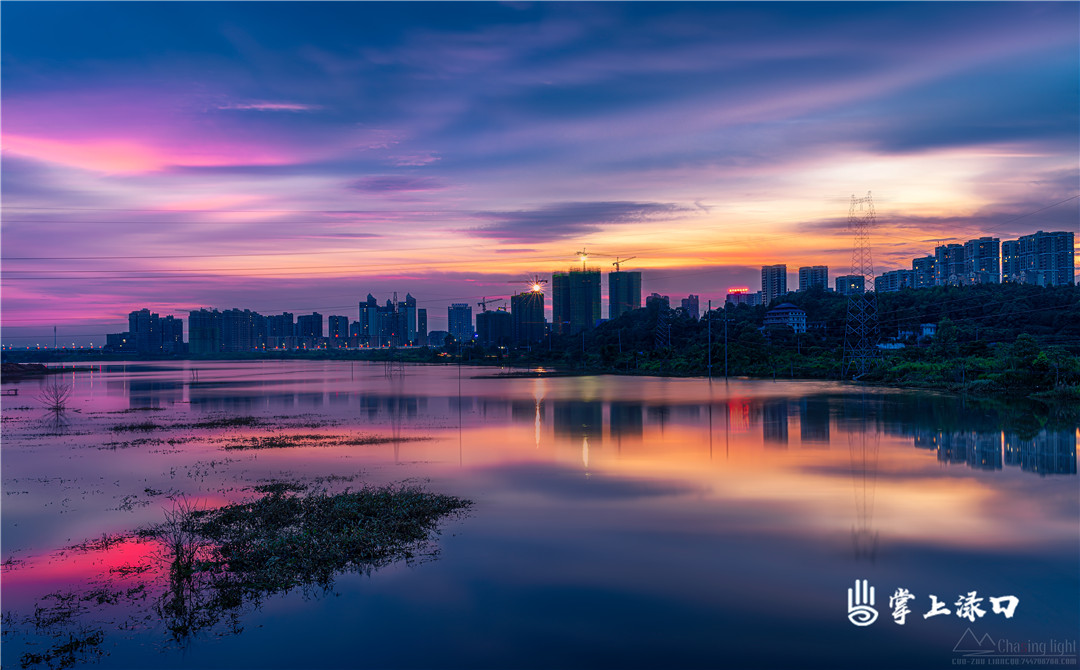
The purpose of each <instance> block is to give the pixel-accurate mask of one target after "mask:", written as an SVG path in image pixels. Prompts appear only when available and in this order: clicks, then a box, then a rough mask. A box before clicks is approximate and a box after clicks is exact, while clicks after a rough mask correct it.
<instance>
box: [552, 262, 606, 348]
mask: <svg viewBox="0 0 1080 670" xmlns="http://www.w3.org/2000/svg"><path fill="white" fill-rule="evenodd" d="M551 288H552V290H551V306H552V319H553V320H552V329H553V330H554V331H555V332H556V333H558V334H561V335H573V334H575V333H580V332H581V331H583V330H591V329H592V328H593V327H595V326H596V322H597V321H599V320H600V271H599V270H589V269H577V268H572V269H571V270H570V271H569V272H556V273H554V274H553V275H552V277H551Z"/></svg>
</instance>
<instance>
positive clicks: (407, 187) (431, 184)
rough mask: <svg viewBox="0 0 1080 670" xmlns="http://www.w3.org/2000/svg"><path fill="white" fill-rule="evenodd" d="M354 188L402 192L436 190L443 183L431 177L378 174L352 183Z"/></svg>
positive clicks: (370, 190) (380, 191)
mask: <svg viewBox="0 0 1080 670" xmlns="http://www.w3.org/2000/svg"><path fill="white" fill-rule="evenodd" d="M351 186H352V188H354V189H356V190H358V191H365V192H368V193H401V192H412V191H436V190H439V189H441V188H444V187H443V184H442V183H441V182H440V181H439V180H437V179H433V178H431V177H410V176H407V175H376V176H371V177H364V178H363V179H358V180H357V181H355V182H353V183H352V185H351Z"/></svg>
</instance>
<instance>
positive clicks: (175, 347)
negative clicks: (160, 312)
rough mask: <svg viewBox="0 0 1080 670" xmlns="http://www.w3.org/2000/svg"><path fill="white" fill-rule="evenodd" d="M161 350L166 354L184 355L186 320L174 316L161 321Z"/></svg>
mask: <svg viewBox="0 0 1080 670" xmlns="http://www.w3.org/2000/svg"><path fill="white" fill-rule="evenodd" d="M161 349H162V351H163V352H164V353H166V354H182V353H184V351H185V347H184V320H183V319H178V318H176V317H173V316H166V317H164V318H162V319H161Z"/></svg>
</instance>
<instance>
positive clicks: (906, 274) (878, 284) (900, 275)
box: [874, 270, 915, 293]
mask: <svg viewBox="0 0 1080 670" xmlns="http://www.w3.org/2000/svg"><path fill="white" fill-rule="evenodd" d="M905 288H915V271H914V270H892V271H891V272H886V273H884V274H881V275H879V276H878V277H877V278H875V279H874V290H875V291H877V292H878V293H893V292H896V291H899V290H900V289H905Z"/></svg>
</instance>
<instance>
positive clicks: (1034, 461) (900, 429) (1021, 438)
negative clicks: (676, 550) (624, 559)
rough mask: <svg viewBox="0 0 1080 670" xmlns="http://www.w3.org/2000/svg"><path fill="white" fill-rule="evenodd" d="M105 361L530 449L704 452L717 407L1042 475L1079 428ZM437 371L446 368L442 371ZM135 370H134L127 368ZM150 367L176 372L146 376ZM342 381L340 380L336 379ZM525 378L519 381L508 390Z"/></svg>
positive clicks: (984, 417) (887, 403)
mask: <svg viewBox="0 0 1080 670" xmlns="http://www.w3.org/2000/svg"><path fill="white" fill-rule="evenodd" d="M106 369H107V370H108V371H112V372H124V373H125V374H126V375H127V376H125V377H124V378H122V379H118V380H112V379H110V380H108V381H107V383H106V387H105V390H106V393H107V394H109V395H120V396H125V397H126V398H127V401H128V403H127V404H128V406H129V407H131V408H147V407H154V408H158V407H168V406H172V405H178V404H184V403H187V404H190V406H191V407H192V409H195V410H198V411H202V412H232V413H241V414H251V413H258V412H290V411H299V412H320V411H328V412H331V413H334V414H339V415H341V416H348V417H355V418H363V419H365V420H367V421H369V422H373V423H377V422H388V423H389V425H390V426H391V427H392V428H393V429H394V430H395V431H396V432H399V431H400V429H401V427H402V426H403V425H404V424H405V423H414V422H416V421H418V420H419V421H428V422H434V423H435V424H436V425H438V424H450V423H458V422H460V425H462V426H464V425H466V424H469V423H472V424H477V423H480V424H497V423H502V422H504V421H505V420H507V419H509V421H511V422H513V423H515V424H530V425H531V426H532V427H533V442H534V446H535V447H537V448H539V446H540V443H541V440H542V433H543V427H544V426H547V425H551V426H552V429H553V432H554V435H555V437H556V438H557V439H560V440H562V439H565V440H569V441H573V442H575V443H576V444H577V445H578V446H579V447H580V448H582V449H585V443H584V441H585V440H587V441H588V445H589V446H590V447H591V448H593V449H594V450H595V449H596V448H598V447H600V446H601V445H602V444H603V443H604V441H605V439H610V440H612V441H613V442H614V443H615V445H616V447H617V449H616V451H618V450H619V449H621V447H622V444H623V442H624V441H625V440H629V441H631V442H638V441H641V440H643V439H646V435H647V433H648V432H649V431H650V430H656V431H658V432H659V433H660V434H661V435H663V434H664V433H665V431H666V430H667V429H668V428H670V427H693V426H701V425H702V424H708V425H709V429H708V442H709V447H710V451H711V449H712V447H713V446H714V442H715V436H714V434H713V430H712V422H713V419H714V417H715V416H717V412H720V413H722V414H723V417H724V419H723V430H724V441H725V448H726V449H727V448H729V447H730V439H731V435H733V434H736V435H742V434H747V433H753V432H759V433H760V435H761V441H762V444H763V445H764V446H765V447H766V448H771V449H786V448H788V446H789V445H790V444H791V443H792V439H793V438H792V436H793V433H792V432H791V431H792V422H793V421H797V422H798V425H797V427H795V430H797V433H796V435H797V438H796V439H797V444H798V445H799V446H801V447H804V448H814V449H822V448H826V449H827V448H828V447H829V445H830V443H831V442H832V441H833V439H834V435H833V433H834V432H836V431H838V432H840V433H844V434H847V433H850V432H852V431H855V432H862V431H864V430H867V431H870V432H873V433H875V434H880V435H887V436H902V437H910V438H911V440H912V445H913V446H914V447H916V448H918V449H921V450H923V449H925V450H932V451H934V452H935V455H936V458H937V459H938V460H939V461H940V462H942V463H949V464H963V465H966V466H968V467H970V468H973V469H976V470H984V471H994V470H1002V469H1003V468H1006V467H1018V468H1019V469H1020V470H1021V471H1024V472H1030V473H1035V474H1039V475H1062V474H1064V475H1069V474H1073V475H1074V474H1076V428H1075V426H1074V425H1072V423H1071V422H1075V418H1074V417H1071V416H1069V417H1066V418H1065V419H1064V421H1062V422H1061V425H1056V426H1055V425H1044V423H1045V417H1043V418H1039V412H1033V411H1032V410H1033V408H1032V407H1031V406H1023V407H1015V408H1014V407H1010V406H1008V405H1004V404H1000V403H993V402H983V403H973V402H970V401H964V400H960V399H955V398H943V397H934V396H926V395H919V394H876V395H866V396H859V395H854V396H853V395H852V394H835V393H834V394H831V395H830V394H818V395H810V396H800V397H784V396H783V395H779V396H769V397H748V398H740V397H738V394H737V393H732V389H731V388H730V387H724V389H723V393H722V394H721V395H722V396H724V397H721V398H719V399H717V400H701V399H700V398H693V399H690V398H684V397H679V396H678V395H676V396H674V397H671V398H665V399H664V400H663V401H659V402H658V401H657V398H656V397H652V396H650V395H649V394H648V393H647V392H645V391H642V392H641V393H639V394H633V393H632V394H631V395H630V396H629V397H625V396H626V393H625V391H627V390H631V391H632V390H633V389H632V386H630V385H626V384H620V385H619V386H620V393H619V395H620V396H624V397H619V398H604V397H597V395H598V394H597V393H596V387H595V386H581V385H575V382H574V381H572V382H570V383H567V380H545V379H534V380H529V382H528V384H529V387H531V388H528V390H529V391H531V392H530V393H528V394H527V395H522V396H515V394H514V393H509V394H507V393H500V392H498V391H501V390H502V388H501V386H502V385H504V382H501V381H499V380H490V381H479V382H478V381H476V380H469V382H470V383H469V384H468V386H469V389H470V393H464V394H462V393H460V380H455V382H456V383H457V384H458V385H459V386H458V387H457V388H455V389H454V391H455V392H454V393H446V392H445V391H446V390H449V389H447V388H446V385H445V384H433V385H431V386H430V388H428V389H425V391H424V392H422V393H419V392H417V391H416V389H417V384H416V383H415V381H416V380H417V378H418V377H421V376H423V374H422V372H417V371H416V370H415V369H407V370H406V371H405V372H400V371H398V372H395V374H394V375H390V376H386V377H385V380H384V381H385V383H384V384H382V386H384V388H378V389H374V390H355V387H356V386H357V385H364V384H363V382H365V381H367V382H370V380H371V376H370V375H365V374H364V370H365V369H366V368H365V367H363V366H361V367H360V368H359V372H358V366H357V364H351V365H350V366H349V370H348V376H347V377H346V376H345V375H341V376H340V377H339V376H337V371H336V372H335V374H334V375H325V374H324V375H321V376H320V375H316V374H312V373H311V372H310V371H306V372H305V374H304V375H295V374H292V375H287V376H286V378H274V377H273V375H271V374H269V373H267V372H263V371H260V373H259V374H258V375H251V376H248V377H246V378H239V379H238V378H235V377H236V375H235V374H234V373H235V372H236V371H237V370H244V368H242V367H241V368H236V367H231V368H229V369H227V370H225V371H224V372H225V373H233V374H231V375H229V378H218V377H215V376H214V375H215V370H214V369H213V368H208V367H206V366H204V369H203V370H202V376H201V378H200V379H199V380H198V381H195V378H194V376H192V377H191V378H190V379H188V380H182V379H176V378H175V377H179V376H180V375H182V374H184V372H185V371H184V369H182V368H176V369H173V368H167V367H155V366H142V367H140V366H106ZM380 370H381V368H380ZM437 370H439V372H443V373H444V376H445V371H444V370H441V369H437ZM135 371H138V372H139V374H134V375H133V374H132V373H133V372H135ZM368 372H370V371H368ZM218 374H219V375H220V373H218ZM155 375H157V376H158V377H161V376H163V375H164V376H170V375H171V376H172V377H174V378H154V376H155ZM436 376H437V375H436ZM148 377H150V378H148ZM340 382H348V383H346V384H344V386H342V385H340V384H339V383H340ZM410 382H412V383H410ZM552 382H555V383H552ZM560 382H561V384H560ZM584 383H585V382H582V384H584ZM589 384H592V382H589ZM486 385H487V386H489V388H490V390H493V391H495V392H493V393H488V392H486V391H488V390H489V389H486V388H485V386H486ZM319 386H322V387H323V388H319ZM523 386H524V385H523V384H518V385H517V388H516V389H515V390H517V389H520V388H521V387H523ZM283 387H284V388H283ZM290 387H291V388H290ZM350 387H351V388H350ZM495 387H499V388H498V389H496V388H495ZM710 388H711V387H710ZM568 391H569V392H568ZM710 393H711V391H710ZM599 395H603V394H599ZM634 395H639V396H641V397H639V398H634V397H633V396H634ZM1043 414H1045V412H1043ZM983 428H987V429H983Z"/></svg>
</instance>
